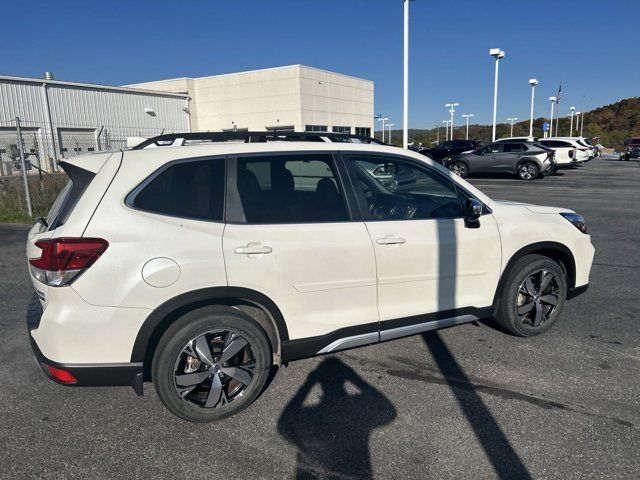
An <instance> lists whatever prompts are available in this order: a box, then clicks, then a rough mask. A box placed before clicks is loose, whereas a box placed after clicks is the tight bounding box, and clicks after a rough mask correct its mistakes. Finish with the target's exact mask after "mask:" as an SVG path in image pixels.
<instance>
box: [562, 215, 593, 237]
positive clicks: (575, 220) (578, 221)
mask: <svg viewBox="0 0 640 480" xmlns="http://www.w3.org/2000/svg"><path fill="white" fill-rule="evenodd" d="M560 215H562V216H563V217H564V218H566V219H567V220H569V221H570V222H571V223H572V224H573V226H574V227H576V228H577V229H578V230H580V231H581V232H582V233H587V224H586V223H585V221H584V217H583V216H582V215H578V214H577V213H569V212H564V213H561V214H560Z"/></svg>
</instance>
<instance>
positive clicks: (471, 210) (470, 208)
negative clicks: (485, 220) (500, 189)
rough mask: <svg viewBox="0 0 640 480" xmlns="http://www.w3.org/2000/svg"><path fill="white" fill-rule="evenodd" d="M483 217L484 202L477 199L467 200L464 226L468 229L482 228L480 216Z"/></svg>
mask: <svg viewBox="0 0 640 480" xmlns="http://www.w3.org/2000/svg"><path fill="white" fill-rule="evenodd" d="M481 215H482V202H480V200H477V199H475V198H470V199H468V200H467V203H466V205H465V209H464V225H465V226H466V227H467V228H478V227H480V216H481Z"/></svg>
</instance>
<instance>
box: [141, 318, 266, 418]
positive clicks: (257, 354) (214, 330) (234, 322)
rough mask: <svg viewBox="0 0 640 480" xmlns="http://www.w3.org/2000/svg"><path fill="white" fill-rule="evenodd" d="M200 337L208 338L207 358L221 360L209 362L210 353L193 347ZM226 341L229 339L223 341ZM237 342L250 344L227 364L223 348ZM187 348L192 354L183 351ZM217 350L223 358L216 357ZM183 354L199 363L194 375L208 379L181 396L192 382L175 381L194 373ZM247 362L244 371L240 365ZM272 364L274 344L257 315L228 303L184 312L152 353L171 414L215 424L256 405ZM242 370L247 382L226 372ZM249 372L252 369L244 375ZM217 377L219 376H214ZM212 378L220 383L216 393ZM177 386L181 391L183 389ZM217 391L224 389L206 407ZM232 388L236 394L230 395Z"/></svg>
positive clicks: (160, 389)
mask: <svg viewBox="0 0 640 480" xmlns="http://www.w3.org/2000/svg"><path fill="white" fill-rule="evenodd" d="M224 332H229V333H224ZM231 332H232V333H231ZM205 335H206V337H205ZM200 338H205V341H206V343H205V345H207V347H208V348H209V350H208V352H209V354H210V355H211V357H209V358H210V359H213V360H214V362H217V361H218V360H220V362H219V363H213V364H211V365H208V364H206V362H205V358H206V357H207V356H206V355H200V354H199V353H197V352H199V351H200V350H197V349H194V348H191V349H190V346H191V347H194V346H195V345H196V343H195V342H197V341H198V340H199V339H200ZM222 339H225V340H224V342H222ZM221 342H222V343H221ZM227 342H228V343H227ZM233 342H237V343H236V345H238V344H242V343H243V342H246V346H245V347H243V349H242V350H239V351H238V352H237V353H236V354H234V356H232V357H230V359H229V361H227V362H226V363H223V362H222V361H224V358H223V355H224V351H225V349H226V348H227V347H228V346H229V345H231V343H233ZM212 347H213V348H212ZM188 349H190V350H188ZM230 350H234V348H232V349H230ZM187 351H189V352H191V355H190V354H189V353H185V352H187ZM194 352H195V353H194ZM216 353H219V354H220V356H219V357H216ZM185 356H186V357H187V358H188V359H189V360H190V361H191V360H195V362H194V364H195V363H197V364H199V366H198V367H197V370H196V371H195V374H199V375H202V376H204V377H206V379H205V380H204V381H202V382H200V383H198V384H197V385H196V386H195V387H193V390H190V392H189V393H187V394H186V395H184V397H183V396H182V394H183V393H184V391H185V390H189V387H190V386H191V385H189V386H187V387H184V386H182V385H180V386H179V381H178V380H177V379H178V378H179V377H181V376H182V375H185V374H192V370H187V364H186V363H184V361H183V360H182V359H183V358H185ZM239 358H241V359H247V360H246V362H247V363H246V364H244V363H241V362H242V361H241V360H238V359H239ZM216 359H217V360H216ZM194 364H189V365H188V368H194V367H193V365H194ZM182 365H184V369H183V367H182ZM250 365H251V366H250ZM253 365H255V368H253ZM245 366H246V367H247V368H246V369H245V368H240V367H245ZM271 367H272V353H271V345H270V343H269V340H268V339H267V336H266V334H265V333H264V330H263V329H262V328H261V327H260V326H259V325H258V324H257V323H256V322H255V321H254V320H253V319H251V318H250V317H249V316H247V315H246V314H244V313H243V312H240V311H239V310H235V309H233V308H230V307H224V306H208V307H202V308H198V309H196V310H193V311H191V312H188V313H186V314H185V315H183V316H182V317H180V318H179V319H178V320H176V321H175V323H173V324H172V325H171V326H170V327H169V328H168V329H167V331H166V332H165V333H164V335H163V336H162V338H161V339H160V343H159V344H158V347H157V349H156V351H155V353H154V356H153V363H152V367H151V375H152V379H153V382H154V384H155V388H156V392H157V393H158V397H159V398H160V400H161V401H162V403H163V404H164V406H165V407H166V408H167V409H168V410H169V411H170V412H171V413H173V414H174V415H176V416H178V417H180V418H182V419H184V420H188V421H191V422H213V421H216V420H220V419H223V418H225V417H229V416H231V415H234V414H236V413H238V412H240V411H241V410H242V409H244V408H246V407H248V406H249V405H250V404H251V403H253V401H255V400H256V399H257V398H258V396H260V394H261V393H262V392H263V390H264V388H265V386H266V385H267V382H268V381H269V380H270V376H271V375H272V374H273V373H274V371H273V370H272V368H271ZM252 368H253V370H252ZM214 370H215V373H213V372H214ZM238 370H243V372H241V373H243V375H244V381H245V382H246V381H247V378H249V380H248V381H249V383H248V384H246V385H245V384H244V383H242V382H240V381H237V380H235V377H232V376H229V375H227V374H226V372H230V371H233V372H234V373H233V375H237V376H238V377H240V375H238ZM247 372H249V373H250V372H253V373H252V375H249V377H246V375H247ZM207 375H208V376H207ZM214 376H216V377H217V380H214ZM199 378H202V377H199ZM225 379H226V383H224V382H225ZM214 382H218V383H217V385H220V386H219V387H217V388H216V389H215V392H214V388H213V384H214ZM207 383H208V386H209V389H208V390H207ZM232 387H233V391H231V389H232ZM178 389H182V390H183V391H182V392H179V391H178ZM238 389H240V390H238ZM218 390H219V391H220V392H221V393H220V394H218V400H217V401H216V403H215V405H214V404H213V401H212V405H211V406H209V407H207V406H206V405H205V402H206V403H209V397H214V395H212V393H217V392H218ZM234 392H236V393H235V395H233V396H232V394H234ZM225 400H226V403H225Z"/></svg>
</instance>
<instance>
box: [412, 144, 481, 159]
mask: <svg viewBox="0 0 640 480" xmlns="http://www.w3.org/2000/svg"><path fill="white" fill-rule="evenodd" d="M481 146H482V142H479V141H477V140H449V141H447V142H442V143H441V144H439V145H437V146H435V147H434V148H425V149H423V150H420V153H421V154H423V155H425V156H427V157H429V158H430V159H431V160H435V161H436V162H438V163H442V162H441V160H442V159H443V158H446V157H450V156H451V155H457V154H459V153H462V152H469V151H472V150H476V149H478V148H480V147H481Z"/></svg>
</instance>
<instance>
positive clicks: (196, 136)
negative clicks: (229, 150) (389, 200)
mask: <svg viewBox="0 0 640 480" xmlns="http://www.w3.org/2000/svg"><path fill="white" fill-rule="evenodd" d="M230 141H237V142H244V143H259V142H275V141H283V142H327V141H328V142H342V143H375V144H379V145H385V143H384V142H381V141H380V140H376V139H375V138H371V137H367V136H365V135H352V134H350V133H335V132H280V131H264V132H248V131H245V132H185V133H165V134H163V135H158V136H157V137H152V138H149V139H148V140H145V141H144V142H142V143H140V144H139V145H136V146H135V147H133V148H132V150H142V149H144V148H148V147H150V148H153V147H165V146H166V147H169V146H172V147H181V146H183V145H185V144H187V143H201V142H202V143H204V142H230Z"/></svg>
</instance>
